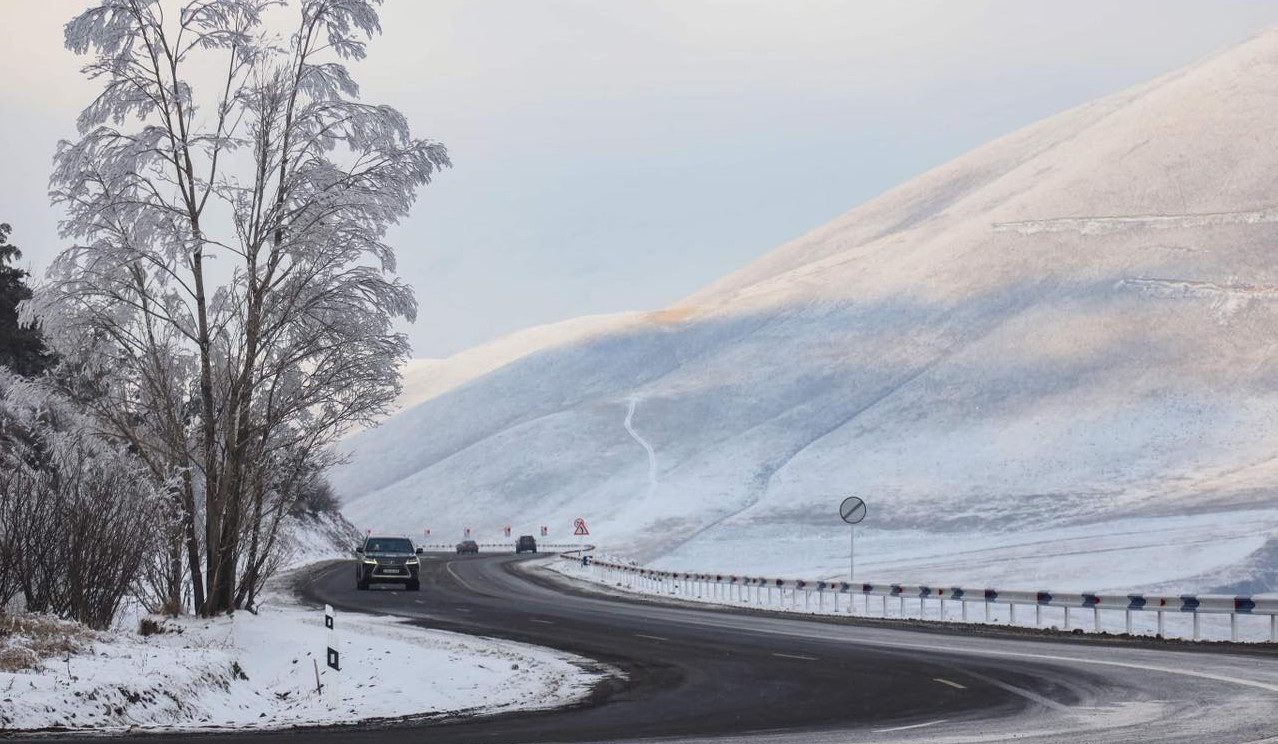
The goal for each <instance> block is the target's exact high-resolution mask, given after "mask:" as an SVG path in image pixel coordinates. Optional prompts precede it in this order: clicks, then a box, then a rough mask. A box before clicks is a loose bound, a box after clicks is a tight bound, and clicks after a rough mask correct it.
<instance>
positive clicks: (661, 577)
mask: <svg viewBox="0 0 1278 744" xmlns="http://www.w3.org/2000/svg"><path fill="white" fill-rule="evenodd" d="M572 547H573V549H572V550H571V551H570V552H563V553H561V554H560V556H559V557H560V558H561V559H563V560H565V561H568V562H569V563H571V564H572V565H575V566H579V567H580V566H581V552H589V551H590V550H592V549H593V547H592V546H587V547H586V548H585V549H584V551H581V550H580V549H578V548H577V546H572ZM582 568H583V571H584V574H585V576H586V577H587V578H590V579H592V580H594V581H597V582H599V583H604V584H608V585H610V586H615V587H619V588H622V589H629V590H632V591H637V592H645V593H656V594H667V595H670V596H676V597H682V598H685V599H693V600H698V601H703V602H712V603H717V604H732V605H742V604H745V605H753V606H758V607H762V608H771V609H783V610H796V611H804V612H810V613H826V614H828V613H831V612H833V613H846V614H861V615H863V616H871V617H873V616H878V617H891V616H892V615H891V614H890V612H889V609H890V608H889V603H891V604H893V605H895V607H894V608H892V609H895V613H896V614H895V617H897V618H910V619H916V620H929V619H935V620H936V621H939V622H950V621H951V620H950V618H951V616H952V614H953V613H952V612H951V609H952V608H953V606H954V603H957V604H958V606H959V612H960V617H961V620H962V622H964V623H971V622H984V623H990V622H991V619H990V618H991V611H992V610H995V611H997V610H1001V609H1004V608H1005V609H1006V611H1007V620H1006V624H1010V625H1023V624H1024V622H1022V621H1025V620H1027V618H1025V617H1024V616H1023V615H1020V616H1019V617H1018V615H1019V613H1018V610H1020V611H1021V612H1029V611H1031V608H1032V612H1033V613H1034V615H1033V625H1034V627H1038V628H1042V627H1045V626H1044V610H1045V609H1056V610H1063V611H1064V623H1063V625H1064V628H1063V629H1064V630H1065V631H1072V632H1086V631H1088V630H1090V631H1091V632H1096V633H1100V632H1106V630H1107V629H1108V628H1114V629H1115V632H1118V631H1117V627H1118V626H1117V624H1116V622H1115V619H1116V618H1117V617H1119V616H1118V613H1122V615H1121V618H1122V628H1123V630H1122V631H1121V632H1124V633H1126V634H1128V635H1134V634H1135V633H1134V632H1133V619H1134V618H1153V619H1155V621H1156V631H1155V634H1156V635H1157V636H1158V637H1163V638H1165V637H1168V635H1167V619H1168V618H1169V617H1176V618H1181V617H1189V618H1191V619H1192V623H1191V624H1192V631H1191V636H1192V638H1193V640H1196V641H1197V640H1201V639H1202V618H1203V616H1205V615H1216V616H1223V615H1228V616H1229V639H1230V640H1231V641H1233V642H1238V618H1239V617H1240V616H1244V617H1245V616H1267V617H1268V618H1269V642H1271V643H1278V596H1266V595H1257V596H1251V595H1244V596H1233V595H1220V594H1196V595H1195V594H1176V595H1151V594H1121V593H1112V592H1111V593H1102V592H1056V591H1047V590H1038V591H1019V590H1018V591H1006V590H1000V589H991V588H982V589H972V588H964V587H949V586H925V585H921V584H891V583H878V582H875V583H861V582H857V583H849V582H846V581H830V580H826V581H813V580H809V579H783V578H765V577H757V576H735V575H730V574H705V573H694V572H687V571H663V570H659V569H653V568H646V567H644V566H639V565H636V564H634V563H628V562H625V561H623V560H621V559H617V558H615V557H611V556H608V557H596V558H592V560H591V561H590V563H589V566H585V567H582ZM858 598H860V600H861V602H860V605H861V606H860V607H859V608H858V607H857V601H856V600H857V599H858ZM841 605H842V606H841ZM872 605H878V607H877V608H872ZM907 605H908V609H910V610H912V609H913V608H917V610H918V612H917V614H915V615H910V614H908V612H907ZM930 609H931V610H937V611H936V612H934V613H929V610H930ZM973 609H976V610H979V611H980V613H981V614H980V616H979V617H978V616H976V615H974V614H973V613H972V610H973ZM874 610H877V612H875V611H874ZM1102 613H1106V614H1105V615H1102ZM929 614H934V615H935V618H929ZM1089 620H1090V623H1089V622H1088V621H1089ZM1103 620H1107V621H1108V622H1102V621H1103ZM1088 625H1090V628H1088V627H1087V626H1088Z"/></svg>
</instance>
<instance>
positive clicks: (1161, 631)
mask: <svg viewBox="0 0 1278 744" xmlns="http://www.w3.org/2000/svg"><path fill="white" fill-rule="evenodd" d="M1158 637H1159V638H1166V637H1167V630H1166V628H1165V627H1164V625H1163V611H1162V610H1159V611H1158Z"/></svg>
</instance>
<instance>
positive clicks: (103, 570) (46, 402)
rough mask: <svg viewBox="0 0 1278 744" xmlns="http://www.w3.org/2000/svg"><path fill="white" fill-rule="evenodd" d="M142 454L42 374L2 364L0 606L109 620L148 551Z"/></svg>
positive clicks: (151, 514) (152, 504)
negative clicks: (25, 375) (16, 601)
mask: <svg viewBox="0 0 1278 744" xmlns="http://www.w3.org/2000/svg"><path fill="white" fill-rule="evenodd" d="M142 471H143V466H142V464H141V463H140V462H139V461H138V460H137V458H135V457H133V456H132V455H130V454H129V453H128V452H127V451H126V450H125V449H124V448H122V447H121V446H119V445H118V444H117V443H114V442H111V441H110V440H109V439H107V438H104V437H103V436H101V434H100V433H99V432H98V430H97V426H96V424H95V423H94V422H92V421H91V420H89V419H88V417H86V416H85V415H84V414H83V413H82V412H81V410H80V408H79V406H78V405H76V404H74V403H72V402H71V401H70V400H68V399H66V398H65V397H63V396H61V395H59V394H58V393H57V392H55V391H53V390H52V389H50V386H49V383H48V382H47V381H40V382H35V381H30V380H23V379H21V378H19V377H18V376H16V375H14V374H13V373H11V372H8V371H5V370H0V610H2V609H3V607H4V605H5V604H6V603H7V602H8V601H9V600H10V599H11V598H12V597H13V596H14V595H15V594H17V595H19V596H21V597H22V599H23V604H24V606H25V607H26V609H27V610H30V611H34V612H52V613H55V614H57V615H60V616H62V617H67V618H71V619H75V620H79V621H81V622H83V623H87V624H88V625H90V626H92V627H95V628H106V627H108V626H110V624H111V620H112V619H113V618H114V617H115V614H116V610H117V609H118V608H119V606H120V603H121V601H122V600H123V599H124V598H125V597H126V596H127V595H128V594H129V593H130V592H131V591H132V590H133V589H134V587H135V585H136V581H137V578H138V575H139V573H140V571H141V570H142V568H143V567H144V566H145V565H146V564H147V563H148V562H149V561H151V560H152V559H153V558H154V556H155V552H156V551H155V548H156V540H155V527H156V521H155V519H156V517H157V516H158V510H157V509H156V501H157V493H158V491H159V489H157V488H155V487H154V486H153V485H152V483H151V479H150V478H148V477H146V474H145V473H144V472H142Z"/></svg>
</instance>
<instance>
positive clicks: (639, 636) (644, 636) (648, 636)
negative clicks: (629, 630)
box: [635, 633, 670, 641]
mask: <svg viewBox="0 0 1278 744" xmlns="http://www.w3.org/2000/svg"><path fill="white" fill-rule="evenodd" d="M635 638H647V639H648V640H652V641H668V640H670V639H669V638H662V637H661V636H654V635H646V634H644V633H635Z"/></svg>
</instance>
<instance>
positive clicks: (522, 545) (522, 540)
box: [515, 535, 537, 554]
mask: <svg viewBox="0 0 1278 744" xmlns="http://www.w3.org/2000/svg"><path fill="white" fill-rule="evenodd" d="M536 552H537V541H536V540H534V539H533V536H532V535H520V536H519V541H518V542H516V543H515V553H516V554H519V553H536Z"/></svg>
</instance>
